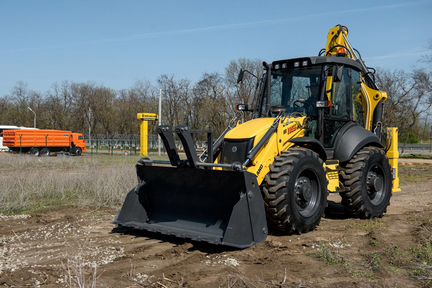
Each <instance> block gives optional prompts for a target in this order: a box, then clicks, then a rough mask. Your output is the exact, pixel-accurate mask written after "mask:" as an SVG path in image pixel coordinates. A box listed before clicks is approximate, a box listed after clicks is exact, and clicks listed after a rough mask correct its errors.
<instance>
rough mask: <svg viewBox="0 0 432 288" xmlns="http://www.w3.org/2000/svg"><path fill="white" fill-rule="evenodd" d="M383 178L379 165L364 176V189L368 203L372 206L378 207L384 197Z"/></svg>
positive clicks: (384, 184)
mask: <svg viewBox="0 0 432 288" xmlns="http://www.w3.org/2000/svg"><path fill="white" fill-rule="evenodd" d="M386 184H387V183H385V177H384V170H383V168H382V166H381V165H378V164H375V165H373V166H372V167H371V168H369V171H368V173H367V175H366V188H367V194H368V197H369V200H370V202H371V203H372V204H373V205H379V204H380V203H381V202H382V200H383V199H384V196H385V187H386Z"/></svg>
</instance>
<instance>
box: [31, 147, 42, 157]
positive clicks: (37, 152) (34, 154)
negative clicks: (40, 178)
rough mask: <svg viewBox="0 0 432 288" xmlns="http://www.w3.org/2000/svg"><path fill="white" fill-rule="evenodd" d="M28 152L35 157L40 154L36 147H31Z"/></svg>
mask: <svg viewBox="0 0 432 288" xmlns="http://www.w3.org/2000/svg"><path fill="white" fill-rule="evenodd" d="M29 153H30V154H31V155H33V156H36V157H38V156H39V155H40V151H39V149H38V148H31V149H30V151H29Z"/></svg>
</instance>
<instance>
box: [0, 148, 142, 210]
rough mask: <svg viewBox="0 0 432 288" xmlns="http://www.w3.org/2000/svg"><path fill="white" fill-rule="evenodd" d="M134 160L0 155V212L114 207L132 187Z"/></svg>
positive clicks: (129, 158) (128, 158) (100, 157)
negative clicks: (66, 207)
mask: <svg viewBox="0 0 432 288" xmlns="http://www.w3.org/2000/svg"><path fill="white" fill-rule="evenodd" d="M136 160H137V158H135V157H121V156H99V157H65V156H63V157H39V158H38V157H32V156H27V155H9V154H0V183H1V184H0V212H2V213H9V214H11V213H18V212H23V211H30V212H31V211H39V210H45V209H49V208H53V207H62V206H78V207H118V206H119V205H121V203H122V202H123V200H124V197H125V195H126V193H127V192H128V191H129V190H130V189H131V188H133V187H134V186H135V185H136V181H137V180H136V179H137V178H136V173H135V169H134V163H135V162H136Z"/></svg>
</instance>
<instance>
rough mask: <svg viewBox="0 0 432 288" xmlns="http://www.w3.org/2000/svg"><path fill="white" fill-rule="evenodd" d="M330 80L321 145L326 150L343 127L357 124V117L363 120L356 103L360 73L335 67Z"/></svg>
mask: <svg viewBox="0 0 432 288" xmlns="http://www.w3.org/2000/svg"><path fill="white" fill-rule="evenodd" d="M332 78H333V81H332V87H331V99H329V105H328V107H327V108H326V109H325V111H324V131H323V135H324V137H323V142H324V143H323V144H324V147H325V148H328V149H332V148H334V144H335V139H336V136H337V134H338V133H339V131H340V130H341V128H342V127H343V126H345V125H346V124H347V123H350V122H353V121H356V122H359V117H360V118H361V119H363V116H362V115H361V111H362V110H361V109H360V108H361V105H360V107H359V105H358V101H357V98H358V96H359V94H360V91H361V90H360V73H359V72H358V71H357V70H354V69H353V68H351V67H347V66H343V65H335V66H334V67H333V69H332ZM362 126H363V125H362Z"/></svg>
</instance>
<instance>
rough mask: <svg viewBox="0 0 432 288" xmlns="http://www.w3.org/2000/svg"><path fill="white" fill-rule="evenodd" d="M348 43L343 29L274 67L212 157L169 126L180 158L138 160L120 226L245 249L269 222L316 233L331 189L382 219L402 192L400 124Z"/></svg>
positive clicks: (170, 143)
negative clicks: (388, 124) (387, 113)
mask: <svg viewBox="0 0 432 288" xmlns="http://www.w3.org/2000/svg"><path fill="white" fill-rule="evenodd" d="M347 38H348V29H347V28H346V27H344V26H341V25H337V26H335V27H334V28H332V29H331V30H330V32H329V34H328V41H327V45H326V48H325V49H323V50H321V51H320V53H319V56H316V57H302V58H295V59H288V60H280V61H274V62H272V63H271V64H270V63H265V62H264V63H263V69H264V74H263V77H262V78H261V79H259V80H258V81H259V85H258V88H257V92H256V93H255V96H254V101H253V103H252V105H250V106H248V105H246V104H244V105H238V110H240V111H244V112H246V111H250V113H252V115H253V119H252V120H250V121H247V122H244V123H237V125H236V126H235V127H231V128H228V129H227V130H226V131H225V132H224V133H222V135H221V136H220V137H219V138H218V139H217V140H216V141H215V142H214V143H209V144H210V145H209V147H208V149H207V153H206V155H205V157H204V158H205V159H204V160H203V158H202V157H201V158H200V157H199V156H198V155H197V152H196V149H195V146H194V143H193V138H192V136H191V131H190V129H189V128H188V127H185V126H180V127H176V128H175V129H174V131H172V128H170V127H168V126H159V127H158V133H159V135H160V137H161V138H162V141H163V143H164V146H165V148H166V151H167V154H168V157H169V161H156V160H149V159H141V160H140V161H139V162H138V163H137V165H136V170H137V174H138V179H139V183H138V185H137V187H136V188H134V189H133V190H132V191H130V192H129V194H128V195H127V197H126V200H125V203H124V204H123V207H122V209H121V211H120V213H119V215H118V216H117V218H116V219H115V221H114V223H116V224H118V225H119V226H125V227H131V228H135V229H144V230H148V231H153V232H159V233H162V234H169V235H175V236H177V237H181V238H188V239H192V240H197V241H206V242H210V243H215V244H222V245H228V246H233V247H239V248H245V247H249V246H251V245H254V244H256V243H259V242H261V241H263V240H265V239H266V237H267V234H268V227H270V228H271V229H273V231H275V230H277V231H280V232H282V233H305V232H307V231H310V230H313V229H314V228H315V227H316V226H317V225H318V224H319V222H320V219H321V217H322V216H323V214H324V210H325V208H326V207H327V196H328V193H329V192H330V193H339V194H340V195H341V197H342V204H343V205H344V206H345V207H346V209H347V211H349V212H350V213H351V214H352V215H353V216H354V217H360V218H374V217H382V216H383V214H384V213H385V212H386V209H387V206H388V205H389V202H390V197H391V195H392V192H397V191H400V189H399V177H398V156H399V155H398V150H397V149H398V147H397V145H398V140H397V129H396V128H388V129H387V130H384V128H383V126H382V115H383V103H384V101H385V100H386V99H387V94H386V92H384V91H380V90H379V89H378V87H377V86H376V84H375V81H374V72H375V71H374V70H373V69H371V68H368V67H367V66H366V65H365V63H364V62H363V60H362V58H361V56H360V54H359V52H358V51H357V50H355V49H354V48H353V47H352V46H351V45H350V44H349V42H348V40H347ZM245 72H248V71H241V72H240V74H239V78H238V81H239V82H240V81H242V79H243V75H244V74H245ZM173 132H175V133H176V134H177V136H178V138H179V139H180V141H181V143H182V145H183V147H184V151H185V154H186V159H180V157H179V154H178V151H177V149H176V145H175V140H174V136H173V135H174V133H173Z"/></svg>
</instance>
